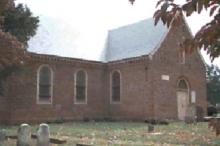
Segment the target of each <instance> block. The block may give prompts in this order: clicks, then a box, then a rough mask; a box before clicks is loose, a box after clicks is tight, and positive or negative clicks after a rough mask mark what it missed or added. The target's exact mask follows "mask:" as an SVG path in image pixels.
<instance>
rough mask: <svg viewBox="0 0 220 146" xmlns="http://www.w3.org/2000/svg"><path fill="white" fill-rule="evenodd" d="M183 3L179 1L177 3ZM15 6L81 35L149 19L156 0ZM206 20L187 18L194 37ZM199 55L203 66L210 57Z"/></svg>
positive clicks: (39, 0)
mask: <svg viewBox="0 0 220 146" xmlns="http://www.w3.org/2000/svg"><path fill="white" fill-rule="evenodd" d="M184 1H185V0H178V2H180V3H181V2H184ZM17 2H19V3H25V4H27V5H28V7H30V9H31V11H32V12H34V14H35V15H37V16H40V17H43V16H44V17H51V18H55V19H60V20H62V22H66V23H68V26H72V27H74V28H75V29H77V30H80V33H84V34H85V33H86V34H102V33H103V34H104V33H106V30H107V29H111V28H115V27H119V26H121V25H125V24H129V23H132V22H137V21H139V20H143V19H146V18H149V17H152V16H153V13H154V12H155V10H156V9H155V5H156V2H157V0H136V2H135V3H134V5H133V6H132V5H131V4H130V3H129V2H128V0H17ZM209 20H210V18H209V15H208V13H206V12H203V13H202V14H201V15H197V14H194V15H193V16H192V17H190V18H187V22H188V24H189V26H190V28H191V30H192V32H193V33H195V32H196V31H197V30H199V28H200V27H201V26H202V25H203V24H205V23H206V22H208V21H209ZM54 25H56V24H54ZM88 32H91V33H88ZM97 37H102V35H98V36H97ZM97 37H95V38H94V37H93V36H90V38H91V40H90V41H94V42H97V41H96V40H95V39H98V38H97ZM81 43H83V42H81ZM94 45H95V44H94ZM87 47H89V46H87ZM94 48H95V47H94ZM93 51H94V50H93ZM202 54H203V56H204V59H205V60H206V62H210V60H209V57H208V56H207V55H205V53H204V52H202ZM214 64H218V65H219V66H220V59H216V60H215V61H214Z"/></svg>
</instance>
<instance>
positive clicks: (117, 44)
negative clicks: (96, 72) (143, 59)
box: [106, 18, 168, 62]
mask: <svg viewBox="0 0 220 146" xmlns="http://www.w3.org/2000/svg"><path fill="white" fill-rule="evenodd" d="M167 32H168V29H167V28H166V26H164V25H163V24H162V23H159V24H157V26H154V20H153V19H152V18H150V19H147V20H143V21H140V22H137V23H134V24H130V25H127V26H124V27H120V28H118V29H114V30H111V31H109V34H108V43H107V51H106V61H107V62H108V61H115V60H121V59H125V58H131V57H138V56H142V55H148V54H149V53H151V52H152V51H153V50H154V49H155V48H156V46H157V45H158V44H159V43H160V42H161V40H162V39H163V37H164V36H165V35H166V33H167Z"/></svg>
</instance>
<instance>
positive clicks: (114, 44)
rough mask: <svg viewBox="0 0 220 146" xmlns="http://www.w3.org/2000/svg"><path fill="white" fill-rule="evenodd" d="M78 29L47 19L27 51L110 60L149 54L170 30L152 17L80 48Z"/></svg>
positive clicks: (112, 31)
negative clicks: (96, 44)
mask: <svg viewBox="0 0 220 146" xmlns="http://www.w3.org/2000/svg"><path fill="white" fill-rule="evenodd" d="M52 24H56V25H52ZM75 31H76V30H74V29H72V28H71V27H70V26H68V25H66V24H65V23H62V22H60V21H59V20H53V19H51V18H44V19H42V21H41V24H40V27H39V29H38V31H37V34H36V36H34V37H33V38H32V39H31V40H30V41H29V48H28V50H29V51H30V52H34V53H40V54H50V55H57V56H63V57H72V58H79V59H85V60H94V61H101V62H109V61H115V60H121V59H125V58H131V57H138V56H142V55H147V54H149V53H150V52H152V51H153V50H154V49H155V48H156V46H157V45H158V44H160V41H161V40H162V39H163V36H165V34H166V32H168V30H167V28H166V27H165V26H163V25H162V24H161V23H160V24H158V25H157V26H156V27H155V26H154V21H153V19H152V18H151V19H146V20H143V21H139V22H137V23H134V24H130V25H126V26H123V27H120V28H117V29H113V30H110V31H109V32H108V37H107V40H106V42H105V43H104V42H103V46H102V47H101V46H100V45H99V48H96V47H94V42H93V44H89V42H84V43H85V44H87V46H90V48H84V47H83V48H80V47H79V46H78V44H77V40H78V39H79V38H78V35H77V32H75ZM103 41H104V39H103ZM92 45H93V46H92Z"/></svg>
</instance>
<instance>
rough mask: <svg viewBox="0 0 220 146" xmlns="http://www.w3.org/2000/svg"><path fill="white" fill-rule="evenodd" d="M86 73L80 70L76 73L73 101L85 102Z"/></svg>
mask: <svg viewBox="0 0 220 146" xmlns="http://www.w3.org/2000/svg"><path fill="white" fill-rule="evenodd" d="M86 78H87V76H86V73H85V71H83V70H80V71H78V72H77V73H76V81H75V102H76V103H86V102H87V100H86Z"/></svg>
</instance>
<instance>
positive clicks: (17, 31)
mask: <svg viewBox="0 0 220 146" xmlns="http://www.w3.org/2000/svg"><path fill="white" fill-rule="evenodd" d="M38 22H39V19H38V17H34V16H33V15H32V13H31V11H30V10H29V8H28V7H27V6H23V5H22V4H19V5H17V6H15V4H14V0H0V94H3V89H4V88H3V87H4V86H3V84H4V81H5V80H6V79H7V77H8V76H9V75H10V74H12V73H13V72H15V71H17V70H18V69H19V68H20V67H21V64H22V62H23V60H24V58H25V59H26V58H27V57H28V56H27V54H25V48H26V47H27V42H28V40H29V39H30V38H31V37H32V36H34V35H35V33H36V30H37V27H38ZM24 46H25V47H24Z"/></svg>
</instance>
